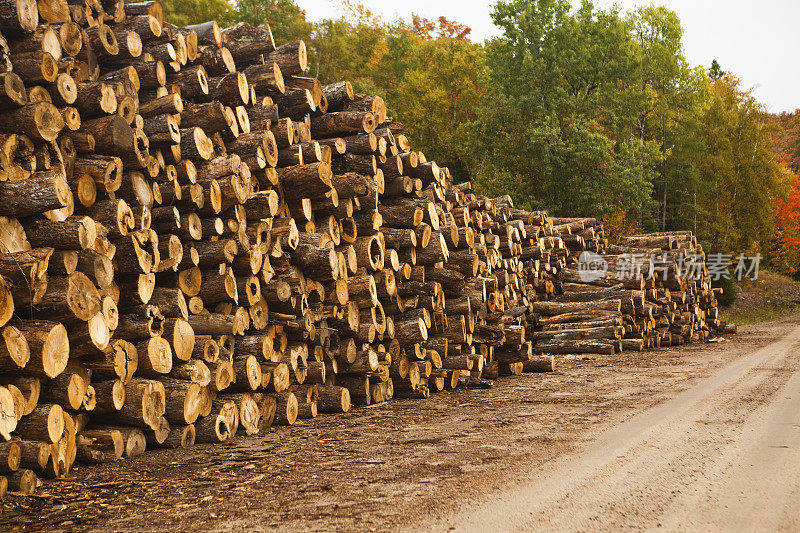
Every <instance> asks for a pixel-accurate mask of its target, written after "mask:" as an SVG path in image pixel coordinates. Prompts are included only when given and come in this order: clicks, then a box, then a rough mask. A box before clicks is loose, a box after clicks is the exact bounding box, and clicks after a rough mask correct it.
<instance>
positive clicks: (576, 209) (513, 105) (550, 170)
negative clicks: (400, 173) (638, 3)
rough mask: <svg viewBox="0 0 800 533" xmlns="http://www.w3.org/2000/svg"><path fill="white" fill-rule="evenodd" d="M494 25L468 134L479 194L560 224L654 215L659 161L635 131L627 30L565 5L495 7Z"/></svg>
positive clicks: (643, 103)
mask: <svg viewBox="0 0 800 533" xmlns="http://www.w3.org/2000/svg"><path fill="white" fill-rule="evenodd" d="M492 20H493V21H494V23H495V25H497V26H498V27H500V28H501V29H502V30H503V37H502V38H498V39H494V40H492V41H491V42H489V43H488V46H487V51H486V56H487V66H488V74H487V75H486V77H485V78H484V80H483V81H484V83H483V92H482V106H481V108H480V110H479V112H478V118H477V119H476V120H475V121H474V122H473V123H472V124H471V125H470V126H469V129H470V139H471V147H472V150H473V152H474V153H475V157H476V162H475V167H476V171H477V176H476V178H477V181H478V183H479V185H480V186H481V187H482V188H483V190H485V191H487V192H490V193H498V192H501V191H503V192H505V191H511V192H513V193H515V194H517V195H518V196H517V199H518V200H519V201H521V203H523V204H526V205H528V206H531V207H540V208H547V209H549V210H550V211H551V212H553V213H554V214H558V215H567V214H570V216H580V215H590V214H592V215H598V214H599V215H611V214H613V213H616V212H618V211H620V210H621V211H623V212H626V213H633V214H634V215H635V216H638V215H636V214H637V213H642V212H650V211H652V200H651V190H652V183H653V179H654V176H655V169H656V168H657V165H658V164H659V162H660V159H661V154H660V145H659V144H658V143H657V142H655V141H653V140H651V139H648V138H647V137H646V136H643V135H641V132H640V130H639V128H638V127H637V126H638V122H637V121H638V120H639V118H640V117H642V116H643V115H645V114H646V113H647V110H648V107H649V102H648V91H649V88H648V87H643V86H642V84H641V83H640V77H641V75H640V70H639V69H640V65H639V62H638V55H637V51H638V46H637V42H636V40H635V39H634V37H633V25H632V22H631V21H630V20H625V19H624V18H623V17H622V16H620V13H619V12H618V11H617V10H616V9H611V10H608V11H598V10H595V9H594V7H593V6H592V5H591V4H590V3H589V2H584V3H583V4H582V5H581V7H580V8H579V9H578V10H577V11H575V12H570V5H569V3H568V2H566V1H564V0H512V1H507V2H500V3H499V4H497V6H496V8H495V11H494V12H493V15H492Z"/></svg>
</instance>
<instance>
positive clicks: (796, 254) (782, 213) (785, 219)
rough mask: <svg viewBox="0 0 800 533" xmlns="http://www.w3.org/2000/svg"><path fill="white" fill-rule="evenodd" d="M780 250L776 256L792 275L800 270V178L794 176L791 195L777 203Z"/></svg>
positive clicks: (776, 215)
mask: <svg viewBox="0 0 800 533" xmlns="http://www.w3.org/2000/svg"><path fill="white" fill-rule="evenodd" d="M775 218H776V222H777V239H778V250H777V251H776V254H775V255H776V256H777V258H778V259H779V261H780V262H781V263H783V266H784V267H785V268H786V269H787V270H788V271H789V272H791V273H792V274H795V273H797V271H798V268H800V178H798V176H797V175H796V174H795V175H794V176H792V181H791V190H790V191H789V195H788V196H787V197H786V198H785V199H783V198H779V199H778V200H777V201H776V202H775Z"/></svg>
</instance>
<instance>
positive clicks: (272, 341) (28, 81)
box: [0, 0, 713, 492]
mask: <svg viewBox="0 0 800 533" xmlns="http://www.w3.org/2000/svg"><path fill="white" fill-rule="evenodd" d="M45 5H46V6H47V9H43V6H45ZM37 8H38V11H37ZM0 9H5V10H6V11H7V13H6V12H4V16H3V17H0V31H2V33H3V35H4V36H5V37H6V39H8V52H7V53H6V54H5V56H4V57H5V58H7V59H8V62H9V63H10V65H11V67H9V68H8V69H6V72H5V73H3V74H0V79H2V89H3V92H2V94H0V97H1V98H2V100H3V108H2V110H1V111H0V132H2V133H0V140H2V147H3V149H2V151H1V152H0V172H1V173H0V199H2V203H0V205H2V208H0V214H1V215H2V217H0V276H1V277H0V326H2V328H3V330H2V336H3V342H2V343H0V385H1V386H0V435H2V437H3V438H4V440H6V442H5V443H2V444H1V445H0V457H4V458H5V459H3V460H4V461H7V467H3V468H2V469H0V470H1V471H2V472H6V473H8V475H5V477H3V478H0V491H2V490H4V489H5V487H6V484H7V486H8V488H9V489H12V490H15V491H22V492H28V491H31V490H33V488H34V487H35V486H36V483H37V477H38V476H40V475H47V476H63V475H65V474H66V473H67V472H68V471H69V469H70V467H71V465H72V464H73V463H74V461H76V460H80V461H84V462H100V461H109V460H114V459H117V458H120V457H123V456H125V457H129V456H133V455H136V454H139V453H142V452H143V451H144V450H145V449H147V448H151V447H158V446H166V447H185V446H190V445H192V444H193V443H194V442H219V441H223V440H226V439H228V438H231V437H232V436H234V435H236V434H237V433H242V434H256V433H260V432H264V431H266V430H267V429H268V428H269V427H270V426H271V425H272V424H279V425H293V424H295V423H296V421H297V420H298V419H304V418H313V417H315V416H317V414H318V413H320V412H345V411H348V410H349V409H350V407H351V405H352V404H370V403H376V402H382V401H386V400H389V399H391V398H393V397H407V398H425V397H427V396H428V395H429V394H430V393H431V392H436V391H440V390H443V389H446V388H454V387H458V386H468V387H485V386H489V385H490V384H491V380H492V379H494V378H496V377H497V376H499V375H503V374H519V373H520V372H524V371H530V372H534V371H537V372H538V371H549V370H552V369H553V359H552V355H550V354H551V353H557V350H550V351H544V350H542V347H543V346H548V345H554V343H552V342H547V343H542V340H543V339H544V338H545V336H546V335H548V333H546V331H547V330H543V329H542V325H543V324H544V322H543V320H542V319H540V315H541V316H543V315H547V314H548V313H549V311H547V312H546V311H545V308H544V307H541V306H543V305H545V304H547V302H546V300H550V299H552V298H553V297H554V296H555V295H557V294H560V293H562V292H563V291H564V288H565V286H566V285H567V283H566V282H565V281H564V280H563V279H562V277H561V276H560V272H561V271H562V270H563V269H565V268H567V266H568V262H569V261H570V260H571V258H572V257H573V256H575V254H576V252H580V251H583V250H586V249H591V250H596V251H598V252H603V251H604V248H605V241H604V239H603V235H602V228H601V227H600V226H599V225H598V224H597V222H596V221H594V222H593V223H590V222H589V221H585V222H582V223H581V224H575V221H573V220H569V219H567V220H556V221H555V222H556V223H555V224H554V221H553V220H552V219H550V218H549V217H548V216H547V215H546V214H545V213H543V212H528V211H523V210H519V209H515V208H514V207H513V203H512V202H511V200H510V198H508V197H501V198H497V199H489V198H486V197H484V196H480V195H477V194H475V193H474V192H473V191H472V189H471V187H470V184H469V183H463V184H454V183H453V180H452V177H451V176H450V173H449V171H448V169H447V168H446V167H440V166H439V165H437V164H436V163H435V162H433V161H428V160H427V159H426V157H425V156H424V154H423V153H421V152H419V151H415V150H412V149H411V146H410V145H409V142H408V139H407V138H406V136H405V135H404V133H403V127H402V125H401V124H398V123H396V122H394V121H392V120H391V119H390V118H388V117H387V114H386V106H385V102H384V101H383V100H382V99H381V98H380V97H378V96H371V95H362V94H355V93H354V92H353V89H352V86H351V85H350V84H349V83H348V82H345V81H343V82H339V83H334V84H331V85H322V84H321V83H320V82H319V81H318V80H317V79H314V78H308V77H304V76H303V73H304V71H305V70H306V51H305V44H304V43H303V42H302V41H295V42H291V43H286V44H283V45H281V46H276V44H275V43H274V42H273V39H272V34H271V32H270V30H269V28H268V27H267V26H265V25H264V26H259V27H252V26H250V25H247V24H238V25H236V26H234V27H231V28H227V29H224V30H221V29H220V28H219V26H218V25H217V24H216V23H215V22H208V23H205V24H199V25H196V26H192V27H186V28H181V27H176V26H174V25H171V24H169V23H165V22H164V20H163V14H162V9H161V6H160V4H158V3H157V2H141V3H123V2H121V1H116V0H109V1H107V2H106V1H104V2H96V1H95V0H85V2H80V1H76V2H70V3H66V2H63V1H58V0H52V1H48V2H42V1H40V2H39V3H38V5H37V3H36V2H34V1H33V0H14V1H13V2H9V3H8V5H6V6H4V7H0ZM579 226H580V228H579ZM567 270H568V269H567ZM567 288H569V287H567ZM564 294H567V293H564ZM562 296H563V295H562ZM660 297H663V295H661V296H660ZM587 301H588V300H587ZM615 301H616V302H617V304H619V308H618V309H617V311H621V310H622V309H623V308H622V305H623V304H622V303H621V302H622V299H621V298H618V299H615ZM712 304H713V302H712V301H710V300H709V301H708V302H706V304H705V305H707V306H711V305H712ZM556 305H562V306H568V304H567V303H566V302H561V303H558V304H556ZM592 305H596V306H598V307H601V308H602V307H609V306H613V305H614V304H608V303H599V304H592ZM551 314H552V313H551ZM559 315H563V313H559V314H556V317H558V316H559ZM551 322H552V324H554V325H555V324H564V323H567V322H566V321H563V320H561V319H560V318H556V319H554V320H551ZM620 322H621V321H620ZM673 322H674V321H673ZM570 323H574V321H573V322H570ZM619 325H620V326H621V323H620V324H619ZM591 327H595V326H591ZM654 327H655V328H657V327H658V326H654ZM671 327H672V326H670V328H671ZM554 329H558V328H554ZM652 330H653V328H650V329H648V330H647V331H652ZM573 336H574V334H573ZM551 338H553V339H555V338H557V339H558V340H560V339H562V337H558V336H557V335H553V336H552V337H551ZM574 338H575V339H576V341H577V340H581V339H582V338H581V337H579V336H574ZM586 338H591V337H586ZM567 345H571V346H575V347H578V346H580V343H579V342H571V343H568V344H567ZM4 464H5V463H4ZM3 480H5V481H3Z"/></svg>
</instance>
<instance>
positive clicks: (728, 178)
mask: <svg viewBox="0 0 800 533" xmlns="http://www.w3.org/2000/svg"><path fill="white" fill-rule="evenodd" d="M709 84H710V101H709V103H708V107H707V109H706V110H705V112H704V113H703V115H702V117H701V120H700V128H699V134H700V137H701V138H702V141H703V144H704V145H705V150H704V151H702V152H700V153H698V154H697V167H698V171H699V173H700V180H701V182H702V187H703V188H704V191H703V192H704V194H701V196H700V201H699V206H698V209H699V214H700V216H699V217H698V218H699V221H700V222H699V225H698V233H699V234H700V236H701V238H702V239H703V240H704V241H705V242H706V243H708V244H710V245H711V246H712V247H713V248H714V249H717V250H722V251H736V252H745V253H747V252H750V253H754V252H761V253H765V252H768V251H769V249H770V247H771V244H772V241H773V237H774V231H775V227H776V226H775V219H774V215H775V211H774V203H775V201H776V199H778V198H785V197H786V195H787V193H788V192H789V187H788V185H789V175H788V172H787V171H786V169H785V167H783V166H782V165H781V162H780V160H779V159H778V158H777V157H776V156H775V154H774V152H773V151H772V147H773V139H772V136H773V134H774V129H773V128H774V127H773V126H772V122H771V120H770V118H769V115H768V114H767V112H766V110H765V109H764V107H763V106H762V105H761V104H759V103H758V102H757V101H756V99H755V98H754V97H753V95H752V92H751V91H747V90H744V89H742V88H741V82H740V81H739V80H738V79H737V78H736V77H734V76H732V75H730V74H726V75H724V76H722V77H721V78H719V79H717V80H709Z"/></svg>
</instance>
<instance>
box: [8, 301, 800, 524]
mask: <svg viewBox="0 0 800 533" xmlns="http://www.w3.org/2000/svg"><path fill="white" fill-rule="evenodd" d="M798 324H800V316H794V317H790V318H787V319H784V320H782V321H779V322H775V323H770V324H764V325H760V326H752V327H747V328H743V330H742V332H741V333H740V335H737V336H735V337H731V338H729V339H727V340H725V341H724V342H720V343H715V344H709V345H690V346H685V347H679V348H667V349H661V350H657V351H653V352H646V353H641V354H639V353H635V354H631V353H628V354H622V355H618V356H613V357H607V356H586V357H565V358H562V359H560V360H559V362H558V370H557V372H555V373H552V374H527V375H523V376H520V377H518V378H510V379H502V380H500V381H498V382H497V384H496V385H495V387H494V388H493V389H491V390H488V391H474V390H456V391H446V392H443V393H439V394H436V395H432V396H431V398H430V399H428V400H427V401H417V400H398V401H392V402H389V403H387V404H384V405H379V406H374V407H369V408H356V409H355V410H354V411H353V412H352V413H348V414H345V415H337V416H330V415H327V416H322V417H319V418H317V419H316V420H312V421H302V423H301V424H300V425H299V426H296V427H291V428H288V427H279V428H275V430H274V431H272V432H270V433H269V434H268V435H264V436H256V437H237V438H236V439H234V440H233V441H231V442H229V443H224V444H220V445H199V446H195V447H194V448H191V449H189V450H184V451H181V450H175V451H172V450H158V451H154V452H152V453H147V454H145V455H143V456H140V457H136V458H133V459H128V460H124V461H120V462H118V463H113V464H107V465H101V466H94V467H87V466H77V467H76V468H74V469H73V471H72V472H71V473H70V476H69V478H67V479H64V480H57V481H48V482H47V483H46V484H45V485H44V486H43V487H41V489H40V490H39V491H37V494H36V496H34V497H24V496H18V495H14V496H11V497H9V498H7V499H6V500H5V501H4V502H2V507H3V509H2V514H0V531H8V530H10V529H12V528H15V527H21V528H24V529H30V530H47V531H58V530H62V531H75V530H89V531H107V530H120V531H192V532H196V531H199V530H202V531H206V530H219V531H240V530H264V529H269V530H283V531H309V530H310V531H334V530H338V531H397V530H420V529H433V530H436V531H446V530H447V529H449V528H451V527H453V528H456V529H460V530H482V531H486V530H492V531H494V530H512V529H539V530H618V529H622V528H626V529H628V528H646V529H656V528H657V527H658V525H659V524H661V528H662V529H666V530H677V529H681V530H717V529H737V528H740V529H746V530H752V529H758V530H760V529H767V530H776V529H787V530H800V524H798V523H797V520H798V518H797V517H798V516H800V513H799V512H798V506H797V505H798V501H800V493H799V492H798V486H797V480H798V479H800V476H798V473H799V472H798V469H800V461H798V456H797V453H798V450H800V442H799V441H798V438H800V437H798V434H800V409H798V407H800V403H799V402H800V347H798V346H796V344H797V342H798V341H800V329H798Z"/></svg>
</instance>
